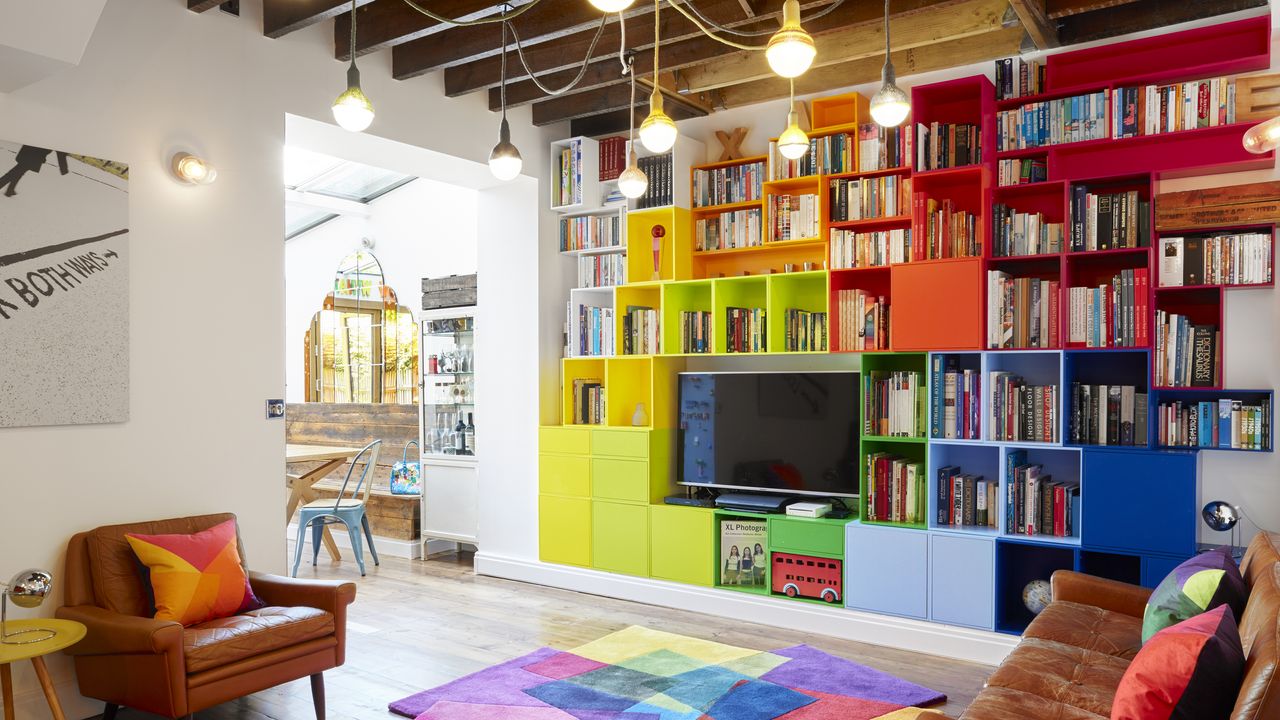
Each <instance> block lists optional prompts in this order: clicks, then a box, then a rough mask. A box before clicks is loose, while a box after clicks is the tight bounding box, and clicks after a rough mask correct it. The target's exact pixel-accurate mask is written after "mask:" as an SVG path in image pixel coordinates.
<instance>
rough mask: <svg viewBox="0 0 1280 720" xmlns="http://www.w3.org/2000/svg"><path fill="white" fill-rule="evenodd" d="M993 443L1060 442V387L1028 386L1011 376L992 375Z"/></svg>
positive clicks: (991, 415)
mask: <svg viewBox="0 0 1280 720" xmlns="http://www.w3.org/2000/svg"><path fill="white" fill-rule="evenodd" d="M990 393H991V397H990V407H991V414H990V417H989V421H990V425H991V428H990V430H991V432H990V435H991V439H992V440H995V441H1005V442H1058V386H1056V385H1029V384H1027V381H1026V380H1025V379H1024V378H1022V377H1021V376H1020V375H1015V374H1014V373H1011V372H1005V371H995V372H992V373H991V385H990Z"/></svg>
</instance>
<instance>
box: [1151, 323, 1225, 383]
mask: <svg viewBox="0 0 1280 720" xmlns="http://www.w3.org/2000/svg"><path fill="white" fill-rule="evenodd" d="M1154 352H1155V373H1154V374H1155V384H1156V386H1157V387H1216V386H1218V385H1221V384H1222V374H1221V373H1222V369H1221V368H1222V332H1221V331H1220V330H1219V329H1218V327H1217V326H1215V325H1209V324H1206V323H1199V324H1197V323H1193V322H1191V319H1190V318H1188V317H1187V316H1186V315H1178V314H1177V313H1171V312H1166V311H1164V310H1156V336H1155V346H1154Z"/></svg>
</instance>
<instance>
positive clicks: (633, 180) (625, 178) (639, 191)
mask: <svg viewBox="0 0 1280 720" xmlns="http://www.w3.org/2000/svg"><path fill="white" fill-rule="evenodd" d="M632 60H633V58H632V57H631V56H628V57H627V72H628V73H629V74H630V75H631V104H630V105H628V106H627V112H628V113H630V115H631V118H630V122H629V123H628V130H627V149H628V151H629V152H628V153H627V167H626V169H625V170H623V171H622V174H621V175H619V176H618V192H620V193H622V196H623V197H625V198H629V199H631V200H635V199H636V198H638V197H640V196H641V195H644V192H645V190H648V189H649V176H648V175H645V174H644V171H643V170H641V169H640V165H639V163H638V162H637V160H636V72H635V68H634V67H632V64H631V63H632Z"/></svg>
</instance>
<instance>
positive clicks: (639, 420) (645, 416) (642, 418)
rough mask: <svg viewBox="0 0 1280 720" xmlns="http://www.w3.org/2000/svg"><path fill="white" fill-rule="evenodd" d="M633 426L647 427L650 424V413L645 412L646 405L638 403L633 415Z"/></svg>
mask: <svg viewBox="0 0 1280 720" xmlns="http://www.w3.org/2000/svg"><path fill="white" fill-rule="evenodd" d="M631 424H632V425H633V426H634V427H646V426H648V424H649V413H647V412H645V411H644V403H642V402H638V403H636V411H635V412H634V413H632V414H631Z"/></svg>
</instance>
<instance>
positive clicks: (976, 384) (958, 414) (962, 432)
mask: <svg viewBox="0 0 1280 720" xmlns="http://www.w3.org/2000/svg"><path fill="white" fill-rule="evenodd" d="M944 357H945V359H944ZM930 371H931V372H932V373H933V383H932V396H931V398H930V401H931V403H932V408H931V410H932V412H931V420H930V422H931V423H932V427H931V432H930V434H931V436H932V437H934V438H937V439H940V440H977V439H978V438H979V437H980V434H979V427H980V416H981V413H982V374H981V373H980V372H979V371H977V370H973V369H970V368H964V369H961V368H960V367H959V363H958V361H957V359H956V358H955V357H953V356H942V355H934V356H933V358H932V360H931V362H930Z"/></svg>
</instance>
